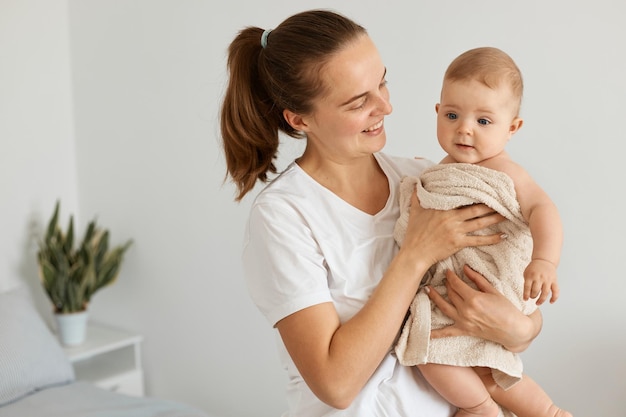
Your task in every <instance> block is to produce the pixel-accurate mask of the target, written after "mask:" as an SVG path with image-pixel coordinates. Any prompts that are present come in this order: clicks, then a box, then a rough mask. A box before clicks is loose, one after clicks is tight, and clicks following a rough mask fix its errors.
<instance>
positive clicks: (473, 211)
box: [401, 192, 504, 267]
mask: <svg viewBox="0 0 626 417" xmlns="http://www.w3.org/2000/svg"><path fill="white" fill-rule="evenodd" d="M410 210H411V211H410V214H409V223H408V225H407V230H406V235H405V238H404V241H403V242H402V247H401V252H406V253H408V254H409V256H411V257H413V258H414V259H416V255H417V256H418V257H419V259H420V260H421V261H423V262H425V263H426V264H427V266H428V267H430V265H433V264H434V263H436V262H438V261H440V260H442V259H445V258H447V257H449V256H451V255H452V254H454V253H456V252H458V251H459V250H460V249H463V248H466V247H468V246H482V245H493V244H496V243H498V242H500V241H501V240H502V239H503V236H502V235H500V234H492V235H473V234H472V232H476V231H478V230H481V229H484V228H486V227H489V226H491V225H494V224H497V223H499V222H501V221H503V220H504V217H502V216H501V215H500V214H498V213H496V212H495V211H493V209H491V208H489V207H487V206H486V205H484V204H475V205H472V206H466V207H462V208H458V209H455V210H432V209H424V208H422V207H421V206H420V203H419V200H418V198H417V194H416V193H415V192H413V195H412V197H411V207H410Z"/></svg>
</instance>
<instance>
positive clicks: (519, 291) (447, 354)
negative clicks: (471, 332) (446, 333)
mask: <svg viewBox="0 0 626 417" xmlns="http://www.w3.org/2000/svg"><path fill="white" fill-rule="evenodd" d="M416 188H417V194H418V197H419V200H420V204H421V205H422V207H424V208H430V209H438V210H450V209H454V208H457V207H461V206H466V205H470V204H475V203H484V204H486V205H488V206H489V207H491V208H493V209H494V210H496V211H497V212H499V213H500V214H502V215H503V216H504V217H505V218H506V219H507V220H505V221H503V222H501V223H500V224H498V225H496V226H492V227H490V228H488V229H486V230H484V231H481V233H483V234H492V233H506V234H507V235H508V238H507V239H506V240H504V241H502V242H501V243H499V244H497V245H490V246H481V247H472V248H465V249H462V250H460V251H459V252H457V253H456V254H455V255H453V256H451V257H450V258H447V259H445V260H443V261H441V262H439V263H437V264H435V265H433V266H432V267H431V268H430V270H429V271H428V273H427V274H426V275H425V277H424V279H423V281H422V285H425V284H429V285H431V286H433V287H434V288H435V290H437V291H438V292H439V293H441V294H442V295H443V296H444V298H446V299H447V292H446V287H445V272H446V270H448V269H452V270H454V271H455V272H456V273H457V274H458V275H459V276H460V277H461V278H463V279H464V280H465V281H466V282H469V283H471V281H469V280H468V279H467V278H465V277H464V275H463V274H462V268H463V265H465V264H467V265H469V266H470V267H472V268H473V269H474V270H476V271H477V272H479V273H480V274H482V275H483V276H485V278H486V279H487V280H488V281H489V282H490V283H491V284H492V285H493V286H494V287H495V288H496V289H497V290H498V291H500V292H501V293H503V294H504V295H505V296H506V297H507V298H508V299H509V300H511V301H512V302H513V304H515V306H517V307H518V308H519V309H520V310H521V311H522V312H523V313H524V314H530V313H532V312H533V311H534V310H535V309H536V304H535V301H534V300H529V301H524V300H523V289H524V278H523V272H524V269H525V268H526V266H527V265H528V263H529V262H530V256H531V252H532V238H531V235H530V230H529V229H528V225H527V223H526V222H525V221H524V218H523V217H522V214H521V211H520V207H519V203H518V202H517V200H516V195H515V188H514V185H513V181H512V180H511V178H510V177H508V176H507V175H506V174H504V173H501V172H498V171H495V170H492V169H488V168H484V167H481V166H477V165H471V164H441V165H435V166H433V167H431V168H429V169H427V170H426V171H424V172H423V174H422V175H421V176H420V178H419V179H418V178H411V177H406V178H404V179H403V180H402V183H401V185H400V210H401V216H400V218H399V219H398V221H397V223H396V227H395V230H394V237H395V239H396V241H397V242H398V244H399V245H401V244H402V241H403V240H404V235H405V233H406V227H407V223H408V217H409V204H410V199H411V194H412V192H413V190H415V189H416ZM471 285H472V286H474V285H473V284H471ZM474 287H475V286H474ZM431 304H432V303H431V302H430V299H429V298H428V296H427V295H426V294H425V293H424V291H423V290H420V291H419V292H418V293H417V295H416V296H415V299H414V300H413V303H412V304H411V307H410V310H409V317H408V319H407V321H406V323H405V325H404V327H403V329H402V333H401V335H400V338H399V339H398V342H397V344H396V346H395V352H396V354H397V356H398V359H399V360H400V362H401V363H402V364H403V365H417V364H422V363H439V364H448V365H457V366H485V367H489V368H492V370H493V371H492V374H493V377H494V380H495V381H496V382H497V383H498V385H500V386H501V387H502V388H504V389H508V388H510V387H512V386H513V385H514V384H515V383H517V382H518V381H519V379H520V378H521V376H522V362H521V360H520V358H519V356H518V355H516V354H514V353H511V352H509V351H508V350H506V349H505V348H504V347H503V346H502V345H499V344H496V343H493V342H490V341H487V340H484V339H480V338H476V337H470V336H458V337H447V338H440V339H432V340H431V339H430V331H431V329H439V328H441V327H444V326H447V325H449V324H452V321H451V320H450V319H449V318H448V317H446V316H445V315H444V314H443V313H442V312H441V311H440V310H439V309H438V308H437V307H436V306H435V305H434V304H432V305H431Z"/></svg>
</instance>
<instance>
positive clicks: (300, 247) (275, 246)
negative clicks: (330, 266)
mask: <svg viewBox="0 0 626 417" xmlns="http://www.w3.org/2000/svg"><path fill="white" fill-rule="evenodd" d="M243 264H244V273H245V277H246V283H247V286H248V291H249V293H250V296H251V298H252V300H253V302H254V303H255V304H256V306H257V307H258V308H259V310H260V311H261V312H262V313H263V314H264V315H265V317H266V318H267V320H268V321H269V322H270V324H271V325H272V326H274V325H275V324H276V323H277V322H278V321H280V320H281V319H283V318H284V317H286V316H288V315H290V314H292V313H295V312H296V311H299V310H301V309H304V308H306V307H310V306H312V305H316V304H320V303H324V302H329V301H332V298H331V295H330V291H329V289H328V279H327V277H328V273H327V270H326V267H325V262H324V258H323V256H322V253H321V251H320V248H319V246H318V245H317V243H316V240H315V237H314V235H313V233H312V231H311V230H310V228H309V227H308V224H307V222H306V219H305V218H304V216H303V215H302V213H299V212H298V210H297V209H296V208H294V207H291V206H288V205H286V204H283V203H282V202H280V201H266V202H257V203H255V204H254V205H253V207H252V209H251V212H250V217H249V222H248V225H247V230H246V233H245V238H244V250H243Z"/></svg>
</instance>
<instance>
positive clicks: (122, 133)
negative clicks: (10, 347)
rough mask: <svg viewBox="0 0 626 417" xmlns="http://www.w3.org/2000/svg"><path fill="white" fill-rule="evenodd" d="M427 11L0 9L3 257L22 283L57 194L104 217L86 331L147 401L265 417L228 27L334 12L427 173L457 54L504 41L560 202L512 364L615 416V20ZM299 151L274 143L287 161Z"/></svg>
mask: <svg viewBox="0 0 626 417" xmlns="http://www.w3.org/2000/svg"><path fill="white" fill-rule="evenodd" d="M424 3H425V4H423V5H419V4H413V5H411V4H409V2H404V1H400V0H390V1H387V2H384V4H383V3H381V2H380V1H372V0H361V1H346V2H342V3H336V2H335V3H333V2H330V1H323V2H319V1H318V2H313V1H307V0H291V1H288V2H287V1H278V0H266V1H263V2H259V1H256V0H254V1H253V0H242V1H237V2H220V4H219V6H216V5H215V3H214V2H213V1H211V0H177V1H174V0H127V1H122V0H113V1H111V0H69V1H61V0H54V1H43V0H41V1H36V0H28V1H21V2H18V1H17V0H14V1H7V0H0V5H1V7H2V9H1V11H0V52H1V53H2V55H0V59H3V61H2V65H0V71H2V72H0V75H2V77H0V88H1V89H2V94H1V95H0V97H1V98H0V103H1V104H2V107H1V108H0V118H1V120H2V122H1V123H0V129H1V130H0V137H1V138H2V144H3V147H2V153H1V155H2V156H1V158H2V165H1V166H2V168H0V169H2V188H1V189H0V191H1V194H0V198H1V201H2V210H3V214H4V216H3V220H2V221H3V229H2V230H4V225H5V223H6V224H7V228H8V230H9V233H8V234H4V233H3V234H2V237H0V242H2V243H1V244H2V249H3V251H2V253H3V254H2V256H3V259H4V257H5V255H4V254H5V253H7V254H8V257H7V259H6V261H4V263H5V264H7V265H9V267H12V268H14V269H15V268H17V269H19V270H20V271H21V273H22V274H23V275H24V277H25V278H29V279H30V278H32V275H33V274H34V273H35V266H33V264H32V263H29V262H32V261H31V258H30V256H31V255H30V254H29V250H31V249H29V248H28V247H27V245H26V242H27V236H28V232H27V230H28V223H29V220H30V219H31V216H32V214H33V213H35V215H36V216H37V218H39V219H40V220H41V219H44V218H45V219H47V217H48V215H49V211H50V209H51V207H52V204H53V201H54V199H55V198H56V196H58V195H60V196H61V197H62V198H63V204H64V206H65V207H67V208H68V210H69V209H72V208H76V207H78V208H79V214H80V216H81V218H82V219H83V220H87V219H88V218H91V217H92V216H94V215H97V216H98V219H99V221H100V223H101V224H103V225H105V226H106V227H108V228H110V229H111V232H112V238H113V240H114V241H115V240H118V239H119V241H122V240H124V239H126V238H128V237H132V238H133V239H134V240H135V245H134V246H133V247H132V249H131V250H130V252H129V254H128V257H127V261H126V264H125V266H124V270H123V273H122V275H121V276H120V278H119V280H118V282H117V283H116V284H115V285H113V286H112V287H110V288H107V289H105V290H103V291H102V292H101V293H99V294H97V295H96V297H95V298H94V302H93V303H92V304H93V305H92V317H93V319H94V320H99V321H103V322H107V323H111V324H114V325H118V326H121V327H125V328H128V329H131V330H136V331H139V332H141V333H142V334H144V335H145V343H144V360H145V368H146V376H147V381H146V382H147V388H148V391H149V394H151V395H156V396H160V397H166V398H172V399H178V400H182V401H187V402H190V403H192V404H195V405H197V406H200V407H202V408H204V409H206V410H207V411H210V412H213V413H215V414H217V415H220V416H225V417H226V416H228V417H231V416H232V417H246V416H250V417H264V416H268V417H269V416H278V415H280V412H281V411H282V410H284V408H285V402H284V399H283V383H284V377H283V375H282V373H281V370H280V369H279V365H278V361H277V359H276V355H275V350H274V340H273V331H272V329H271V328H269V326H268V325H267V323H265V321H264V319H263V318H262V317H261V316H260V314H259V313H258V312H257V311H256V309H255V307H254V306H253V305H252V304H251V302H250V301H249V298H248V295H247V293H246V289H245V287H244V285H243V282H242V273H241V265H240V248H241V235H242V231H243V224H244V222H245V219H246V216H247V210H248V207H249V203H250V198H246V200H245V201H244V202H243V203H241V204H239V205H237V204H235V203H234V202H233V200H232V199H233V196H234V188H233V187H232V186H231V185H230V184H225V185H223V184H222V180H223V178H224V172H225V167H224V161H223V158H222V156H221V154H220V145H219V127H218V123H217V117H218V116H217V113H218V109H219V102H220V98H221V94H222V91H223V88H224V80H225V51H226V48H227V46H228V43H229V42H230V40H231V39H232V37H233V36H234V35H235V33H236V32H237V31H238V30H239V29H240V28H242V27H243V26H246V25H257V26H262V27H274V26H276V25H277V24H278V23H279V22H280V21H281V20H282V19H283V18H285V17H287V16H288V15H290V14H292V13H294V12H297V11H300V10H303V9H308V8H312V7H324V6H326V7H334V8H336V9H338V10H340V11H342V12H345V13H346V14H348V15H349V16H351V17H353V18H354V19H355V20H357V21H359V22H360V23H362V24H363V25H365V26H366V27H367V28H368V30H369V32H370V34H371V35H372V38H373V39H374V41H375V42H376V43H377V45H378V46H379V49H380V51H381V53H382V55H383V58H384V60H385V62H386V65H387V67H388V80H389V86H390V90H391V95H392V103H393V105H394V113H393V115H391V116H390V117H389V118H388V120H387V123H386V126H387V130H388V138H389V139H388V145H387V151H388V152H390V153H395V154H406V155H423V156H427V157H429V158H431V159H434V160H437V159H438V158H439V157H440V156H441V151H440V150H439V148H438V146H437V143H436V140H435V114H434V103H435V102H436V101H437V99H438V92H439V88H440V82H441V77H442V74H443V71H444V70H445V67H446V66H447V65H448V63H449V62H450V60H452V59H453V58H454V57H455V56H456V55H458V54H459V53H460V52H462V51H464V50H466V49H468V48H471V47H475V46H479V45H493V46H498V47H501V48H503V49H504V50H506V51H507V52H509V53H510V54H511V55H512V56H513V57H514V58H515V59H516V61H517V62H518V64H519V65H520V67H521V69H522V71H523V73H524V75H525V81H526V92H525V99H524V105H523V116H524V117H525V119H526V123H525V125H524V127H523V129H522V131H521V132H520V133H518V134H517V135H516V136H515V138H514V139H513V141H512V143H511V147H510V151H511V153H512V154H513V155H514V156H515V158H516V159H517V160H518V161H520V162H521V163H522V164H523V165H525V166H526V167H527V168H528V170H529V171H530V172H531V173H532V174H533V176H534V177H535V178H536V179H537V181H538V182H540V183H541V184H542V185H543V186H544V188H545V189H546V190H547V191H549V192H550V194H551V195H552V196H553V198H554V200H555V201H556V203H557V204H558V206H559V207H560V209H561V213H562V216H563V220H564V223H565V231H566V243H565V248H564V252H563V258H562V264H561V266H560V268H559V272H560V280H561V286H562V296H561V299H560V300H559V301H558V303H557V304H556V305H551V306H546V307H545V308H543V312H544V319H545V325H544V330H543V332H542V334H541V336H540V337H539V338H538V340H536V341H535V343H534V344H533V346H532V347H531V348H530V349H529V351H528V352H526V353H525V354H524V360H525V365H526V370H527V372H528V373H529V374H530V375H531V376H532V377H534V378H535V379H536V380H537V381H539V382H540V383H541V384H542V385H543V386H544V388H545V389H546V390H547V391H548V393H549V394H551V396H552V397H553V398H554V399H555V400H556V401H557V403H558V404H561V405H562V406H564V407H566V408H568V409H569V410H571V411H573V412H574V414H575V415H579V416H600V415H607V416H608V415H621V414H623V409H624V408H625V407H626V399H625V398H624V395H623V393H624V392H626V383H625V382H624V378H623V376H624V375H626V361H624V359H623V356H622V354H621V352H622V351H624V350H625V349H626V334H625V333H624V332H623V329H624V327H625V326H626V305H625V303H624V302H623V301H622V298H623V294H624V292H625V290H626V282H625V281H626V280H624V279H623V278H622V275H623V272H622V268H621V262H619V257H620V255H621V252H622V251H623V250H624V243H623V240H622V236H624V235H626V230H625V229H626V226H625V222H624V221H623V220H622V219H621V216H620V214H621V207H620V205H619V204H618V199H619V198H620V197H621V196H620V193H621V192H622V191H623V189H624V186H623V184H621V183H620V182H619V181H620V180H621V179H623V178H624V174H623V172H622V171H621V170H619V171H618V169H619V168H620V162H621V159H622V158H621V157H622V155H621V154H620V151H621V150H623V149H624V146H623V144H622V142H623V140H622V136H623V133H622V132H621V130H622V129H621V125H620V122H621V119H622V114H621V113H622V111H621V108H622V107H623V101H624V97H626V81H625V80H624V77H623V74H625V73H626V58H625V57H624V47H623V39H626V29H625V28H624V26H623V24H622V22H621V20H620V19H621V17H622V16H624V12H625V11H626V10H625V6H624V5H622V4H621V3H618V2H616V1H611V0H598V1H595V2H588V4H585V5H580V4H579V3H582V2H577V3H576V4H573V2H566V1H565V0H558V1H553V2H543V1H540V0H534V1H528V2H524V3H523V4H522V3H517V4H516V5H512V4H511V3H509V2H501V1H496V0H489V1H482V2H465V1H460V0H457V1H451V2H427V3H426V2H424ZM337 4H341V5H340V6H337ZM66 7H67V8H68V9H69V23H68V21H67V17H66V15H65V14H64V13H65V11H66ZM6 10H8V11H9V13H5V11H6ZM67 30H69V33H70V35H69V39H70V44H71V59H70V58H69V56H70V55H69V54H68V51H67V48H68V46H67V38H66V36H67V34H66V31H67ZM5 34H7V35H6V36H5ZM4 56H8V58H9V60H8V61H7V62H11V64H12V65H13V66H7V65H5V61H4ZM70 69H71V70H70ZM70 76H71V80H72V83H73V86H72V87H73V95H70V92H71V91H72V88H70V87H71V86H70V85H69V83H68V79H69V77H70ZM14 80H17V82H16V81H14ZM5 91H8V92H9V93H8V94H6V93H5ZM72 97H73V98H72ZM72 100H73V101H74V108H75V111H74V113H73V115H72V112H71V102H72ZM18 103H19V106H18V105H17V104H18ZM72 117H73V119H74V122H75V137H76V146H75V148H72V145H71V140H72V138H73V136H74V133H73V126H72ZM5 119H10V121H9V122H8V123H7V122H5ZM6 149H9V152H8V154H7V152H6ZM74 149H75V150H74ZM297 149H298V147H297V146H294V145H291V144H290V145H289V147H288V148H286V149H285V150H283V154H282V156H281V164H283V165H284V163H285V162H286V161H287V160H289V159H290V158H291V157H293V155H294V154H295V153H296V152H297ZM74 151H75V152H76V155H77V158H76V160H77V172H78V174H77V175H76V174H75V171H74V167H73V160H74V159H73V158H74V155H73V153H74ZM50 156H53V157H55V158H57V159H60V163H59V162H57V161H56V160H55V162H51V160H50V159H49V157H50ZM5 159H6V161H5ZM18 161H23V162H25V164H24V163H20V162H18ZM33 162H34V163H33ZM57 166H61V167H62V171H59V170H58V169H57ZM76 178H78V180H77V182H76ZM76 184H77V185H76ZM76 186H77V187H78V191H75V187H76ZM5 207H7V208H6V209H5ZM5 210H6V211H5ZM66 212H67V211H66ZM5 213H6V214H5ZM16 242H17V247H16V246H15V245H16ZM15 265H17V267H15Z"/></svg>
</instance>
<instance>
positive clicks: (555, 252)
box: [485, 157, 563, 304]
mask: <svg viewBox="0 0 626 417" xmlns="http://www.w3.org/2000/svg"><path fill="white" fill-rule="evenodd" d="M485 166H487V167H488V168H492V169H496V170H498V171H502V172H504V173H505V174H507V175H509V177H511V179H512V180H513V183H514V184H515V192H516V194H517V200H518V201H519V204H520V208H521V211H522V215H523V216H524V219H526V221H527V222H528V225H529V228H530V233H531V235H532V238H533V251H532V257H531V259H532V261H531V263H530V264H529V265H528V267H527V269H526V271H525V272H524V278H525V291H524V297H525V298H526V299H528V298H529V297H532V298H534V297H536V296H537V295H538V293H539V292H540V293H541V295H540V298H539V299H538V300H537V303H538V304H541V303H543V302H544V301H545V300H546V299H547V297H548V296H549V292H552V297H551V299H550V302H554V301H556V299H557V298H558V294H559V289H558V284H557V282H556V280H557V276H556V268H557V267H558V265H559V260H560V257H561V247H562V245H563V226H562V223H561V218H560V216H559V211H558V209H557V207H556V205H555V204H554V202H553V201H552V199H551V198H550V196H548V194H547V193H546V192H545V191H544V190H543V189H542V188H541V187H540V186H539V185H538V184H537V183H536V182H535V181H534V180H533V179H532V177H531V176H530V175H529V174H528V172H526V170H525V169H524V168H522V167H521V166H520V165H519V164H517V163H515V162H514V161H512V160H511V159H510V158H508V157H504V158H498V159H494V160H493V161H489V163H488V164H485Z"/></svg>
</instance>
